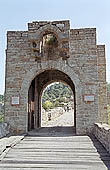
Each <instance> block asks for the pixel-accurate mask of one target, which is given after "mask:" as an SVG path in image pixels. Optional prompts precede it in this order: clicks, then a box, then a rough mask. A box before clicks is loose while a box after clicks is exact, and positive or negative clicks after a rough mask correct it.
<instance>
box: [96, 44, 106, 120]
mask: <svg viewBox="0 0 110 170" xmlns="http://www.w3.org/2000/svg"><path fill="white" fill-rule="evenodd" d="M97 56H98V58H97V66H98V115H99V118H98V120H99V122H101V123H107V122H108V115H107V92H106V59H105V46H104V45H97Z"/></svg>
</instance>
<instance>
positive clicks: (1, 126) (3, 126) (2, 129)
mask: <svg viewBox="0 0 110 170" xmlns="http://www.w3.org/2000/svg"><path fill="white" fill-rule="evenodd" d="M8 134H9V130H8V125H7V123H0V138H2V137H4V136H6V135H8Z"/></svg>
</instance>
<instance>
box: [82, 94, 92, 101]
mask: <svg viewBox="0 0 110 170" xmlns="http://www.w3.org/2000/svg"><path fill="white" fill-rule="evenodd" d="M84 101H85V102H94V95H85V96H84Z"/></svg>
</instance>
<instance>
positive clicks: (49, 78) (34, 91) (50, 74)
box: [28, 69, 76, 130]
mask: <svg viewBox="0 0 110 170" xmlns="http://www.w3.org/2000/svg"><path fill="white" fill-rule="evenodd" d="M55 81H62V82H65V83H66V84H67V85H69V86H70V88H71V89H72V91H73V94H74V100H73V101H74V127H76V100H75V86H74V84H73V82H72V80H71V79H70V77H69V76H68V75H67V74H65V73H63V72H62V71H59V70H53V69H50V70H45V71H43V72H41V73H40V74H39V75H37V76H36V77H35V78H34V79H33V80H32V82H31V85H30V87H29V91H28V130H32V129H37V128H39V127H41V96H42V92H43V89H44V88H45V87H46V86H47V85H48V84H50V83H51V82H55Z"/></svg>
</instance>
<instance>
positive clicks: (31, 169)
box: [0, 128, 110, 170]
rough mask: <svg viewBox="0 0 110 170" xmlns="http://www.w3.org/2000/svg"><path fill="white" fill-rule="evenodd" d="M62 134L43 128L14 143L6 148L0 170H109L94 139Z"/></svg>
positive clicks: (108, 159)
mask: <svg viewBox="0 0 110 170" xmlns="http://www.w3.org/2000/svg"><path fill="white" fill-rule="evenodd" d="M66 129H67V128H66ZM68 129H69V128H68ZM64 131H65V129H62V128H61V129H60V128H57V131H56V130H55V129H54V128H53V129H52V130H50V129H49V128H47V129H46V132H45V129H42V130H41V131H39V132H37V133H35V132H31V133H30V134H29V135H28V136H26V137H25V138H24V139H23V140H21V141H20V142H19V143H18V144H16V145H15V146H13V147H12V148H7V149H8V152H7V154H6V155H5V156H4V158H3V159H2V160H1V161H0V170H35V169H38V170H40V169H43V170H55V169H57V170H107V169H108V170H109V169H110V155H109V154H108V153H107V152H106V150H105V149H104V148H103V146H102V145H101V144H100V143H99V142H98V141H97V139H96V138H95V137H89V136H77V135H74V134H73V133H72V132H71V131H69V133H67V132H68V130H67V131H65V133H64Z"/></svg>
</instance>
